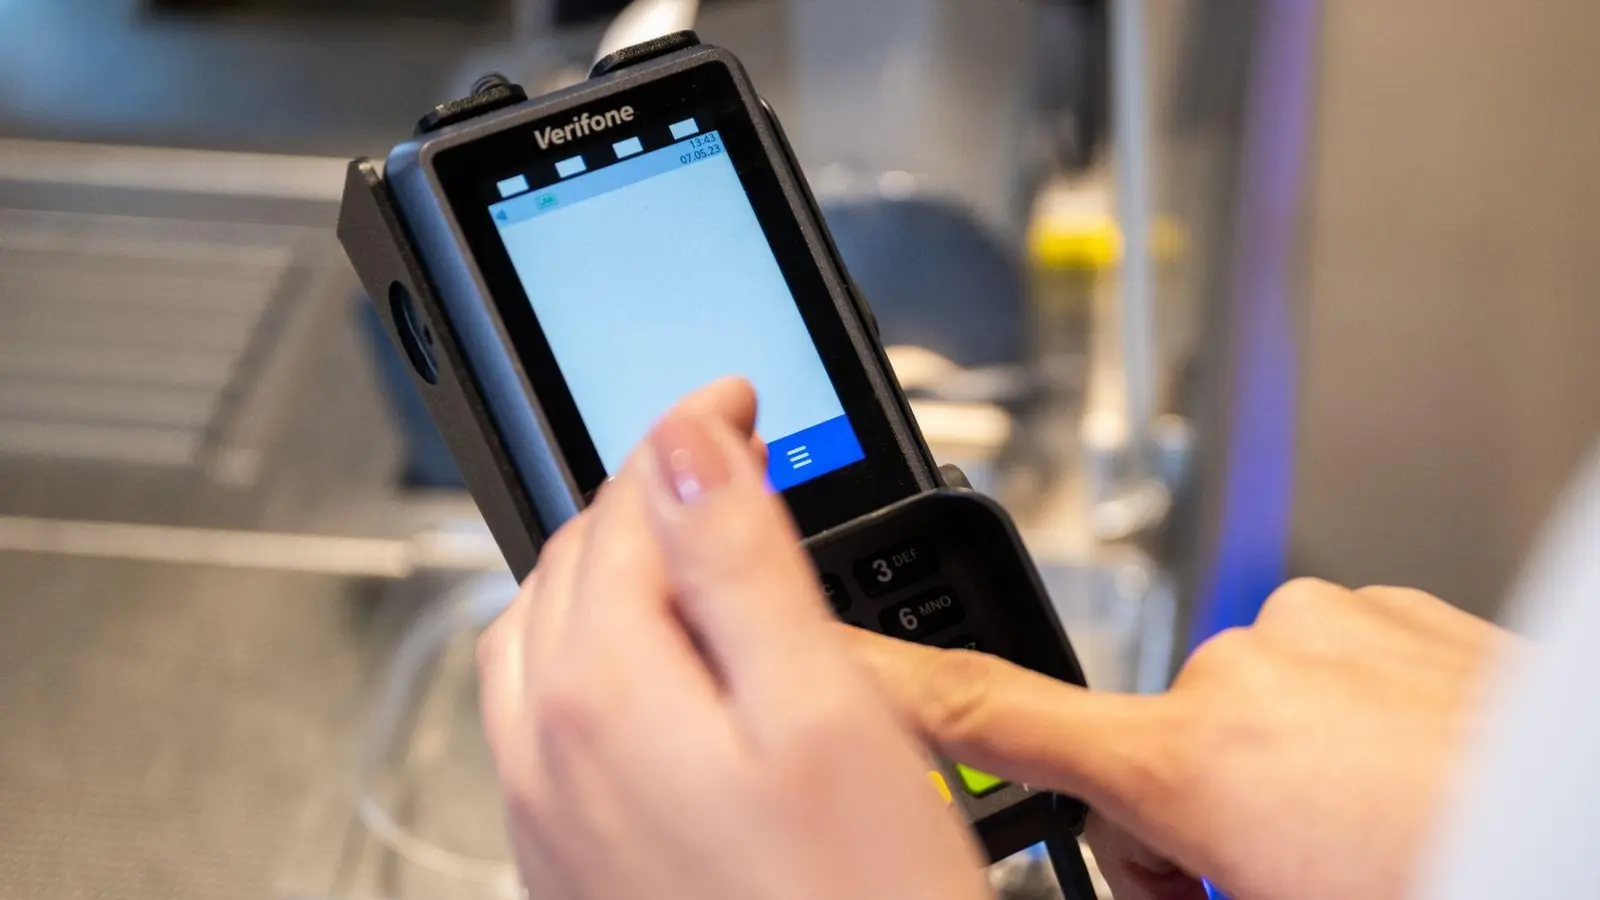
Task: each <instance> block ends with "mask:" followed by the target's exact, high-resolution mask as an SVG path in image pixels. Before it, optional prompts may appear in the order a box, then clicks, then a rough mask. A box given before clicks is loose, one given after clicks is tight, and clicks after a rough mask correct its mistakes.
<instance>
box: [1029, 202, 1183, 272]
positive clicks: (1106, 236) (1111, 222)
mask: <svg viewBox="0 0 1600 900" xmlns="http://www.w3.org/2000/svg"><path fill="white" fill-rule="evenodd" d="M1150 240H1151V252H1152V253H1154V254H1155V258H1156V260H1157V261H1158V262H1172V261H1173V260H1176V259H1178V258H1179V257H1181V256H1183V254H1184V253H1185V251H1186V249H1187V247H1188V244H1189V240H1188V235H1187V234H1186V233H1185V232H1184V230H1183V226H1182V225H1180V224H1178V222H1177V221H1176V220H1174V219H1173V218H1172V217H1170V216H1158V217H1157V218H1156V221H1155V225H1154V226H1152V228H1151V234H1150ZM1028 257H1029V259H1031V260H1032V261H1033V263H1034V265H1036V266H1039V267H1040V268H1044V269H1058V270H1068V271H1077V272H1103V271H1105V270H1107V269H1111V268H1113V267H1114V266H1116V265H1117V263H1119V262H1121V261H1122V229H1121V228H1119V227H1118V226H1117V222H1116V220H1115V219H1113V218H1112V217H1111V216H1109V215H1098V214H1096V215H1062V216H1048V215H1046V216H1040V217H1039V218H1036V219H1035V220H1034V222H1033V225H1032V227H1030V228H1029V229H1028Z"/></svg>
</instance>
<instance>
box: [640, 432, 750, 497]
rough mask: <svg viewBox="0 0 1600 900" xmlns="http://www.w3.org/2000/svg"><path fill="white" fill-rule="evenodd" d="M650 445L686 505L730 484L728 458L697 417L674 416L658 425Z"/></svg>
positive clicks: (657, 462) (676, 492)
mask: <svg viewBox="0 0 1600 900" xmlns="http://www.w3.org/2000/svg"><path fill="white" fill-rule="evenodd" d="M650 445H651V449H653V450H654V451H655V456H656V465H657V466H659V467H660V469H661V475H662V477H663V478H664V479H665V480H666V482H667V483H668V484H670V485H672V490H673V493H675V494H677V496H678V499H679V500H680V501H682V502H684V503H695V502H697V501H699V500H700V499H701V498H703V497H704V496H705V495H706V494H709V493H711V492H712V491H714V490H716V489H717V488H720V487H722V486H723V485H725V484H727V483H728V479H729V477H730V476H731V472H730V471H729V469H728V458H727V456H726V455H725V454H724V453H723V451H722V448H721V446H719V445H718V443H717V441H716V440H715V439H714V438H713V437H712V435H711V432H710V431H708V430H707V429H706V426H705V424H704V423H703V422H702V421H700V420H699V419H698V418H697V417H695V416H687V415H679V416H672V417H671V418H668V419H667V420H666V421H664V422H662V423H661V424H660V425H657V426H656V429H655V431H654V432H652V433H651V435H650Z"/></svg>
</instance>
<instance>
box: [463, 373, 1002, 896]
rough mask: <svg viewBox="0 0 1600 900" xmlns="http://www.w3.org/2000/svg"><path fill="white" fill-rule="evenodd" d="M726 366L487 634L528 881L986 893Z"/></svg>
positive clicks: (620, 892)
mask: <svg viewBox="0 0 1600 900" xmlns="http://www.w3.org/2000/svg"><path fill="white" fill-rule="evenodd" d="M754 419H755V398H754V396H753V394H752V393H751V391H750V388H749V387H748V385H745V384H744V383H743V382H719V383H718V384H716V385H713V386H712V387H711V388H708V389H707V390H705V391H702V392H700V393H699V394H697V395H695V396H694V397H693V398H691V399H690V400H689V401H687V402H686V404H685V405H684V406H681V407H680V408H679V409H678V410H676V411H674V413H672V414H671V415H670V416H669V417H668V418H667V419H666V420H665V421H664V422H663V423H661V424H660V425H658V426H657V427H656V429H655V431H654V432H653V433H652V434H651V436H650V438H649V439H648V441H647V446H645V447H643V448H641V449H640V450H639V451H637V452H635V454H634V455H633V456H632V457H631V458H630V459H629V460H628V462H627V463H626V464H625V466H624V467H623V469H622V471H621V472H620V473H619V474H618V475H617V476H616V477H615V479H614V480H613V481H611V482H610V483H609V484H607V485H606V487H605V488H604V489H602V490H601V492H600V495H599V497H598V498H597V500H596V502H595V504H594V505H593V506H592V507H590V509H589V510H588V511H586V512H585V513H584V514H583V515H581V516H580V517H578V518H577V519H576V520H574V521H573V522H571V523H569V524H568V525H567V526H566V527H564V528H562V529H561V531H560V532H559V533H558V534H557V535H556V536H555V537H554V538H552V539H551V541H550V542H549V543H548V544H546V545H545V548H544V551H543V553H542V554H541V556H540V560H539V565H538V567H537V569H536V570H535V571H534V572H533V574H532V575H530V576H529V577H528V580H527V582H526V583H525V584H524V585H523V589H522V592H521V593H520V595H519V596H518V598H517V601H516V603H515V604H514V605H513V606H512V607H511V608H510V609H509V610H508V611H507V612H506V613H505V614H504V615H503V616H501V618H500V619H499V620H498V621H497V622H496V623H495V624H494V625H493V626H492V627H491V629H490V630H489V631H488V632H487V633H486V634H485V635H484V637H483V639H482V642H481V644H480V646H479V664H480V673H481V683H482V692H483V697H482V705H483V718H484V725H485V731H486V734H487V737H488V739H489V744H490V747H491V749H492V751H493V753H494V758H495V763H496V767H497V769H498V772H499V777H500V782H501V785H502V788H503V790H504V792H505V795H506V799H507V805H508V809H509V816H508V818H509V822H510V830H511V835H512V845H513V848H514V851H515V854H516V857H517V862H518V864H519V867H520V870H521V873H522V876H523V879H524V882H525V883H526V884H527V885H528V886H529V888H530V892H531V893H532V894H533V896H536V897H538V898H540V900H544V898H553V900H577V898H606V900H610V898H620V897H644V896H649V897H657V898H680V897H681V898H691V897H692V898H696V900H719V898H725V900H766V898H816V897H828V898H839V900H851V898H861V900H867V898H880V897H918V898H949V900H976V898H980V897H986V896H987V888H986V886H985V883H984V880H983V877H982V871H981V866H982V862H981V860H980V858H979V855H978V851H977V849H976V847H975V846H974V845H973V843H972V840H971V838H970V836H969V834H968V833H967V831H966V829H965V828H964V827H963V826H962V824H961V823H960V821H959V820H958V819H957V818H956V817H955V815H954V813H953V812H952V811H951V810H949V809H948V808H946V807H945V806H944V805H943V804H942V803H941V802H940V800H939V799H938V797H937V795H936V794H935V793H934V791H933V790H932V788H931V787H930V786H929V784H928V782H927V779H926V775H925V773H926V770H927V767H926V765H925V760H924V757H923V751H922V749H921V748H920V747H919V745H918V743H917V742H916V740H915V739H914V737H913V736H912V735H911V734H910V732H909V731H908V730H907V729H906V728H905V727H903V725H902V724H901V722H900V720H899V718H898V717H897V716H896V715H895V714H894V712H893V711H892V710H891V708H890V707H889V705H888V702H887V700H886V699H885V698H884V697H883V696H882V694H881V693H879V692H878V691H877V690H876V689H875V686H874V685H873V684H872V682H871V680H870V676H869V675H868V674H867V673H865V672H863V671H862V670H861V669H860V668H859V667H858V666H856V665H855V663H854V662H853V660H852V659H851V658H850V656H849V654H848V653H847V650H846V647H845V644H844V642H843V641H842V640H841V639H840V635H839V634H838V633H837V632H836V631H835V630H834V628H833V627H832V617H831V615H830V613H829V611H828V607H827V605H826V603H825V602H824V600H823V598H822V594H821V588H820V587H819V585H818V583H817V578H816V575H815V574H814V572H813V570H812V568H811V565H810V562H809V560H808V559H807V558H806V556H805V554H804V552H803V551H802V549H801V547H800V543H799V538H798V536H797V535H796V533H795V531H794V528H793V525H792V524H791V522H790V519H789V517H788V513H787V511H786V510H785V508H784V506H783V503H782V501H781V499H779V498H778V497H776V496H774V495H773V494H771V493H770V492H769V491H768V490H767V488H766V484H765V480H764V469H763V467H762V466H761V465H760V464H759V462H758V459H757V456H758V453H757V452H754V450H753V449H752V447H751V446H750V445H749V443H748V442H749V441H750V439H751V427H752V424H753V422H754Z"/></svg>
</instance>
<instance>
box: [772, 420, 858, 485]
mask: <svg viewBox="0 0 1600 900" xmlns="http://www.w3.org/2000/svg"><path fill="white" fill-rule="evenodd" d="M865 458H866V454H865V453H863V452H861V442H860V441H858V440H856V432H855V429H853V428H851V427H850V420H849V419H848V418H847V417H845V416H839V417H837V418H833V419H829V420H828V421H826V422H823V423H821V424H820V425H813V426H811V427H810V428H806V429H804V430H801V431H797V432H795V433H794V434H791V435H789V436H788V437H782V438H778V439H777V440H775V441H769V442H768V443H767V480H768V481H770V482H772V487H773V489H774V490H779V491H783V490H788V489H789V488H792V487H794V486H795V485H797V484H800V483H802V482H806V481H810V480H811V479H813V478H817V477H819V476H821V475H826V474H828V473H829V472H832V471H835V470H837V469H842V468H844V467H845V466H848V465H850V464H851V463H854V462H860V461H861V460H863V459H865Z"/></svg>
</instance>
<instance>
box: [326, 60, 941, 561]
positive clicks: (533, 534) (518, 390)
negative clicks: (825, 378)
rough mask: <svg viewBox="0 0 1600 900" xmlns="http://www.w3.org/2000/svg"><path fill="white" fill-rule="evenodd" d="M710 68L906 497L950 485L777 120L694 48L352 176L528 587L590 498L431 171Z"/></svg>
mask: <svg viewBox="0 0 1600 900" xmlns="http://www.w3.org/2000/svg"><path fill="white" fill-rule="evenodd" d="M712 61H714V62H718V63H721V64H723V65H725V66H726V67H727V68H728V70H729V71H730V72H731V73H732V74H733V76H734V82H735V84H736V85H737V87H738V90H739V93H740V95H741V99H742V101H743V103H744V105H745V107H746V110H747V112H748V114H749V117H750V121H751V122H752V123H753V124H754V126H755V130H756V132H757V135H758V138H759V140H760V142H761V145H762V148H763V150H764V151H765V152H766V155H767V157H768V160H769V162H770V163H771V164H772V167H773V171H774V173H775V175H776V176H777V179H778V181H779V182H780V184H781V187H782V190H783V192H784V194H785V196H786V198H787V200H788V202H789V205H790V206H791V207H792V209H793V212H794V214H795V217H796V219H797V220H798V221H799V223H800V225H801V233H802V235H803V237H804V240H805V242H806V244H807V245H808V247H809V250H810V253H811V256H812V257H813V259H814V260H815V262H816V265H817V268H818V270H819V271H820V272H821V273H822V276H823V279H824V281H825V283H826V285H827V290H828V293H829V295H830V296H831V298H832V300H833V304H834V307H835V309H836V311H837V313H838V316H839V318H840V321H841V322H842V323H843V324H844V327H845V329H846V330H847V332H848V334H849V339H850V344H851V347H852V348H853V350H854V352H855V353H856V355H857V356H858V357H859V358H860V364H861V367H862V369H863V370H864V371H865V373H866V375H867V378H868V380H869V382H870V386H871V390H872V392H873V394H874V396H875V398H876V406H877V410H876V412H879V413H881V416H882V418H883V420H884V421H886V422H887V423H888V426H889V428H890V430H891V431H892V434H893V439H894V443H895V445H896V449H897V450H898V453H899V455H900V457H901V458H903V460H904V461H905V463H906V464H907V465H908V466H909V468H910V470H911V473H912V476H913V478H914V481H915V485H914V490H912V491H910V492H909V493H915V492H916V491H925V490H930V489H932V488H934V487H936V486H938V484H939V483H940V482H939V480H938V473H937V470H936V468H935V465H934V462H933V456H932V453H931V452H930V451H929V450H928V447H927V444H926V443H925V442H924V441H923V439H922V435H921V433H920V432H919V431H918V430H917V428H916V425H915V420H914V419H913V418H912V416H911V412H910V406H909V404H908V403H907V401H906V399H905V394H904V392H902V391H901V390H900V387H899V385H898V383H897V382H896V381H895V378H894V374H893V372H892V370H891V369H890V367H889V363H888V358H887V356H886V355H885V354H884V350H883V347H882V345H881V344H880V343H879V342H878V340H877V337H876V335H875V333H874V330H873V326H872V324H871V322H872V320H871V314H870V312H869V310H868V308H867V305H866V303H865V301H864V300H863V299H862V298H861V297H860V295H859V293H858V292H857V291H856V289H855V288H854V286H853V285H852V284H851V282H850V281H849V278H848V276H847V275H846V274H845V269H844V266H843V263H842V262H841V261H840V259H839V255H838V251H837V249H836V248H835V247H834V245H833V241H832V238H831V237H830V236H829V234H828V232H827V228H826V226H825V225H824V224H823V221H822V218H821V216H820V215H819V214H818V212H817V206H816V202H815V200H814V199H813V198H812V196H811V193H810V189H809V188H808V187H807V185H806V183H805V181H804V179H803V178H802V177H801V176H800V173H799V169H798V168H797V167H796V165H795V163H794V157H793V153H792V151H791V150H790V148H789V145H788V141H787V140H786V139H785V137H784V135H783V133H782V130H781V128H780V127H779V126H778V124H777V121H776V118H775V117H774V116H773V115H772V114H771V111H770V109H769V108H768V107H767V106H766V104H765V103H764V102H762V100H761V99H760V97H759V96H757V95H756V93H755V91H754V89H753V88H752V87H751V85H750V83H749V79H748V77H747V76H746V75H745V73H744V70H743V67H742V66H741V65H740V64H739V61H738V59H737V58H735V57H734V56H733V55H732V54H731V53H728V52H727V51H726V50H723V49H721V48H718V47H711V46H703V45H697V46H692V47H690V48H689V49H684V50H678V51H676V52H672V53H669V54H668V55H667V56H664V57H660V58H656V59H650V60H648V61H642V62H638V63H635V64H632V65H629V66H626V67H624V68H621V69H617V70H614V71H613V72H612V73H611V74H609V75H604V76H602V77H600V78H597V79H591V80H590V81H587V82H584V83H582V84H579V85H575V86H573V87H571V88H568V89H565V90H562V91H559V92H556V93H554V94H550V95H548V96H545V97H541V98H538V99H535V100H530V101H528V102H525V103H520V104H517V105H515V106H512V107H509V108H507V109H504V110H500V111H498V112H495V113H494V114H492V115H490V116H487V117H485V118H482V119H477V120H471V121H467V122H463V123H460V124H457V125H454V126H451V127H448V128H445V129H443V130H441V131H438V132H436V133H433V134H424V135H420V136H419V137H418V138H417V139H415V140H413V141H410V142H407V143H404V144H401V145H400V146H398V147H396V148H395V150H394V152H393V153H391V154H390V157H389V161H388V165H387V167H386V168H385V169H384V170H383V171H382V172H380V171H379V170H378V168H377V166H376V165H375V164H373V163H372V162H371V161H370V160H356V161H355V162H353V163H352V164H351V167H350V171H349V174H348V177H347V180H346V187H345V198H344V208H343V210H342V213H341V216H340V223H339V237H340V240H341V242H342V243H343V244H344V246H345V249H346V252H347V253H348V254H349V256H350V259H351V262H352V263H354V265H355V268H356V271H357V273H358V274H359V275H360V277H361V280H362V283H363V284H364V285H365V286H366V288H367V290H368V292H369V293H370V294H371V296H372V297H373V298H374V300H375V302H376V303H377V305H378V306H379V308H380V312H381V314H382V315H383V316H384V318H385V324H386V326H388V327H389V329H390V333H391V335H396V336H397V338H401V339H403V338H404V337H405V333H404V332H405V330H406V325H405V323H404V322H397V321H396V318H395V314H396V310H397V307H396V304H393V303H388V302H385V298H389V297H390V296H391V293H392V292H393V291H395V290H396V288H395V287H394V286H395V285H399V286H400V287H399V290H403V291H404V292H405V293H406V294H407V295H408V296H409V297H410V299H411V303H412V307H413V309H414V310H415V312H414V316H415V317H416V319H417V320H418V324H419V325H420V326H421V327H422V328H425V330H426V333H427V335H428V337H429V339H430V340H431V342H432V343H431V344H430V345H429V347H428V350H429V351H430V353H431V354H432V355H433V356H434V358H435V359H434V362H435V366H436V369H437V373H436V376H435V380H434V382H428V381H427V380H425V379H423V378H418V379H417V382H418V388H419V390H420V391H421V392H422V395H423V399H424V401H425V402H426V403H427V405H428V409H429V413H430V415H432V417H433V418H434V420H435V421H436V422H437V423H438V424H439V427H440V430H441V432H442V433H443V435H444V438H445V441H446V442H447V444H448V445H449V447H450V449H451V452H452V454H453V455H454V456H455V457H456V460H457V462H458V464H459V465H460V466H461V469H462V472H463V477H464V478H465V480H466V482H467V486H468V489H469V490H470V491H471V492H472V495H473V497H474V498H475V499H476V500H477V501H478V503H479V505H480V507H481V508H482V511H483V514H484V518H485V520H486V521H487V522H488V525H489V528H490V531H491V532H492V533H493V534H494V537H495V540H496V542H497V543H498V544H499V545H500V548H501V550H502V552H503V553H504V554H505V556H506V559H507V561H508V562H510V564H511V567H512V571H513V573H514V574H516V575H517V576H518V577H522V576H524V575H526V574H527V572H528V571H530V570H531V569H532V566H533V562H534V560H535V559H536V558H537V554H538V548H539V546H540V544H542V543H543V540H544V539H545V538H546V537H547V536H548V535H549V534H551V533H553V532H554V531H555V529H556V528H558V527H560V525H561V524H562V523H563V522H566V521H567V520H568V519H571V518H572V517H573V516H576V515H577V514H578V512H580V511H581V510H582V508H583V506H584V504H585V499H584V496H583V493H584V491H583V488H582V487H581V486H580V485H579V484H578V483H577V482H576V479H575V478H574V477H573V473H572V471H571V469H570V468H569V466H568V465H567V463H566V461H565V460H564V459H563V456H562V454H561V452H560V449H559V442H558V440H557V438H556V435H555V434H554V433H553V431H552V428H551V426H550V422H549V420H548V418H547V417H546V415H545V411H544V409H543V408H541V406H540V402H539V398H538V394H537V392H536V391H535V390H534V385H533V384H531V383H530V379H529V377H528V374H527V372H526V371H525V369H524V366H523V363H522V361H521V359H520V358H519V355H518V353H517V352H516V349H515V347H514V346H513V342H512V339H511V336H510V335H509V334H508V332H507V328H506V324H505V322H504V320H503V319H502V317H501V316H500V315H499V313H498V312H497V310H496V307H495V304H494V302H493V300H492V298H491V296H490V289H489V286H488V284H487V283H486V281H485V278H484V276H483V273H482V272H481V271H480V270H479V268H478V265H477V263H476V261H475V260H474V258H473V254H472V252H471V250H470V248H469V246H468V243H467V241H466V238H465V237H464V235H463V234H462V229H461V228H460V226H459V224H458V223H457V222H456V220H455V218H454V216H453V215H452V212H451V210H450V208H449V206H448V204H447V202H446V200H445V196H444V190H443V186H442V185H441V183H440V180H439V178H438V175H437V174H436V172H435V170H434V165H433V163H434V160H435V159H436V157H438V155H439V154H441V153H443V152H445V151H447V150H449V149H451V148H453V147H458V146H461V145H463V144H467V143H470V142H473V141H476V140H479V139H481V138H483V137H485V136H487V135H490V134H494V133H498V132H500V131H503V130H506V129H509V128H515V127H518V126H520V125H523V124H525V123H528V122H532V121H536V120H540V119H544V118H546V117H550V116H553V115H559V114H561V113H563V112H565V111H567V110H569V109H573V108H577V107H581V106H585V105H589V104H593V103H595V102H597V101H598V100H600V99H602V98H604V97H605V96H606V95H607V94H611V93H616V92H621V91H625V90H627V89H629V88H632V87H635V86H637V85H639V84H641V83H643V82H647V81H650V80H653V79H660V78H663V77H667V76H670V75H672V74H674V73H676V72H679V71H682V70H685V69H689V68H692V67H695V66H699V65H703V64H706V63H707V62H712ZM400 247H403V248H405V249H403V250H402V249H397V248H400ZM397 324H398V325H399V326H401V327H399V328H396V326H397ZM507 495H509V497H508V496H507ZM842 521H844V519H843V518H840V519H839V520H838V521H837V522H823V523H820V526H821V527H819V523H807V522H805V521H802V523H801V524H802V527H803V528H806V529H807V530H808V531H811V532H815V531H820V530H822V527H826V526H827V525H833V524H838V523H839V522H842Z"/></svg>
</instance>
